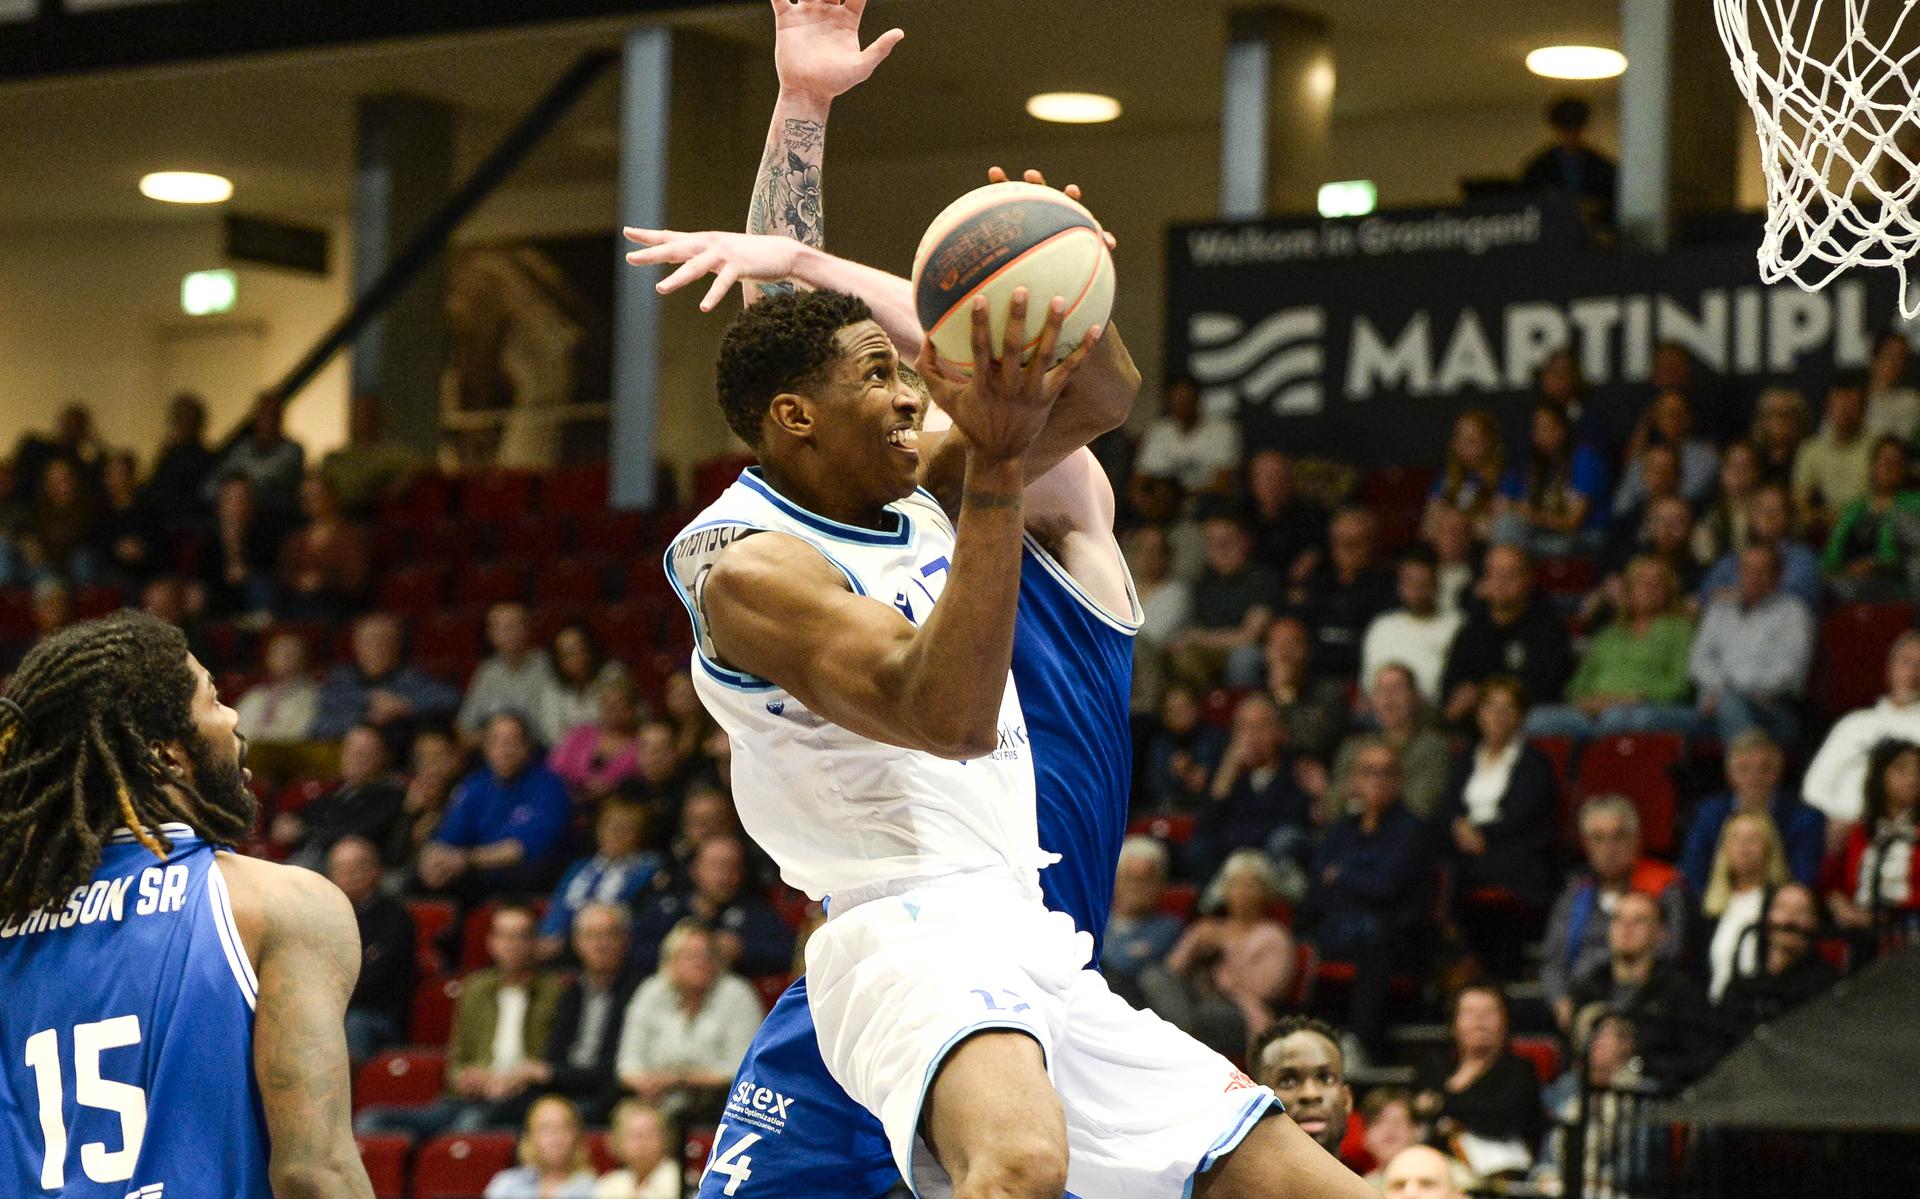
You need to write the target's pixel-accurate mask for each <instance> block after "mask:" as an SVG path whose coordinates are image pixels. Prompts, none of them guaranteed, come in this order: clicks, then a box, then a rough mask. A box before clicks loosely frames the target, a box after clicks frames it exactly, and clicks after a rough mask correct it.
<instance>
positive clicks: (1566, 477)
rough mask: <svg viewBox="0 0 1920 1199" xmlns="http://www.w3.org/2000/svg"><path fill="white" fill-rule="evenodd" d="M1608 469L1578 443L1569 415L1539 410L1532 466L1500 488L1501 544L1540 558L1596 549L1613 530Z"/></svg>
mask: <svg viewBox="0 0 1920 1199" xmlns="http://www.w3.org/2000/svg"><path fill="white" fill-rule="evenodd" d="M1607 516H1608V509H1607V464H1606V461H1605V460H1604V459H1603V458H1601V456H1600V451H1599V450H1597V449H1595V448H1594V447H1593V446H1591V445H1585V444H1581V443H1577V442H1575V441H1574V437H1573V427H1572V425H1571V424H1570V423H1569V421H1568V417H1567V413H1566V411H1565V410H1564V409H1563V408H1561V407H1560V406H1559V405H1557V404H1554V403H1552V402H1551V401H1547V400H1542V401H1540V402H1539V403H1537V404H1535V405H1534V408H1533V422H1532V437H1531V441H1530V453H1529V454H1528V456H1527V461H1526V465H1524V466H1520V467H1515V468H1514V469H1513V470H1510V471H1508V472H1507V475H1506V478H1504V479H1502V480H1501V482H1500V506H1499V515H1498V517H1497V519H1496V520H1495V530H1496V531H1495V538H1496V539H1497V540H1501V541H1517V542H1519V543H1520V544H1522V545H1524V546H1526V547H1527V548H1528V549H1529V550H1530V551H1531V552H1533V553H1536V554H1575V553H1581V552H1584V551H1586V550H1589V549H1592V548H1595V547H1596V546H1597V544H1598V542H1599V540H1600V537H1601V535H1602V531H1603V530H1604V529H1605V528H1606V524H1607Z"/></svg>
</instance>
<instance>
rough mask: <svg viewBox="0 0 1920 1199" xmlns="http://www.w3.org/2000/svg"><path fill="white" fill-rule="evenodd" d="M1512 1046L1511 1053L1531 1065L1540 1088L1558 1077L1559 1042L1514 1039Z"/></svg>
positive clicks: (1537, 1039) (1528, 1038)
mask: <svg viewBox="0 0 1920 1199" xmlns="http://www.w3.org/2000/svg"><path fill="white" fill-rule="evenodd" d="M1512 1044H1513V1051H1514V1052H1515V1053H1517V1054H1519V1055H1520V1056H1521V1057H1523V1058H1526V1059H1527V1061H1528V1062H1530V1063H1531V1064H1532V1065H1533V1073H1534V1076H1535V1077H1537V1078H1538V1079H1539V1080H1540V1085H1541V1086H1545V1085H1547V1084H1548V1083H1550V1082H1552V1081H1553V1080H1554V1079H1556V1078H1558V1077H1560V1042H1558V1041H1556V1040H1554V1039H1553V1038H1552V1037H1515V1038H1513V1042H1512Z"/></svg>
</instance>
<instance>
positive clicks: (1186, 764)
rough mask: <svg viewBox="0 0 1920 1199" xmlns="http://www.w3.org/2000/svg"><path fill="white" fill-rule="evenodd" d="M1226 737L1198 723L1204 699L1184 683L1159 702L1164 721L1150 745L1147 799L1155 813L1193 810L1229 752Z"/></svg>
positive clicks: (1176, 684) (1200, 721)
mask: <svg viewBox="0 0 1920 1199" xmlns="http://www.w3.org/2000/svg"><path fill="white" fill-rule="evenodd" d="M1226 749H1227V735H1226V733H1224V732H1222V731H1221V730H1220V729H1218V728H1215V727H1214V726H1213V725H1211V724H1208V723H1206V722H1205V721H1203V720H1201V719H1200V700H1199V699H1198V697H1196V696H1195V695H1194V693H1193V688H1191V687H1188V686H1186V685H1184V684H1181V683H1175V684H1174V685H1173V686H1171V687H1168V688H1167V691H1166V694H1165V695H1163V696H1161V697H1160V719H1159V723H1158V724H1157V726H1156V727H1155V728H1154V731H1153V735H1152V737H1151V739H1150V740H1149V741H1148V742H1147V772H1146V780H1145V782H1146V799H1147V802H1148V804H1149V805H1150V806H1151V807H1152V809H1153V810H1154V811H1161V812H1168V811H1183V810H1185V811H1190V810H1192V809H1195V808H1197V807H1199V806H1200V805H1201V804H1202V803H1203V802H1204V801H1205V799H1206V795H1207V784H1208V783H1209V782H1210V781H1211V780H1212V778H1213V772H1214V771H1215V770H1216V769H1218V768H1219V765H1220V759H1221V757H1222V755H1224V754H1225V753H1226Z"/></svg>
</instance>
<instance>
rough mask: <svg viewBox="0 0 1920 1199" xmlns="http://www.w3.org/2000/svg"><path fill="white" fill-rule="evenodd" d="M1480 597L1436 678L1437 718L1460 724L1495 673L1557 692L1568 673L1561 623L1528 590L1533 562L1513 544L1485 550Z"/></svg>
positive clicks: (1534, 691)
mask: <svg viewBox="0 0 1920 1199" xmlns="http://www.w3.org/2000/svg"><path fill="white" fill-rule="evenodd" d="M1479 593H1480V600H1481V603H1480V604H1478V605H1476V606H1475V607H1474V608H1473V609H1471V610H1470V611H1469V612H1468V615H1467V619H1466V622H1465V623H1464V624H1462V625H1461V626H1460V632H1459V633H1458V634H1456V635H1455V637H1454V639H1453V648H1452V649H1451V650H1449V651H1448V652H1447V668H1446V670H1445V672H1443V673H1442V675H1441V679H1440V689H1441V691H1442V692H1443V693H1444V695H1445V696H1446V699H1445V706H1444V708H1443V709H1442V716H1443V717H1444V718H1445V719H1446V721H1447V723H1449V724H1462V723H1464V722H1465V721H1466V720H1467V718H1468V717H1469V716H1470V715H1472V713H1473V710H1474V707H1475V706H1476V705H1477V704H1478V703H1479V702H1480V687H1481V684H1482V683H1484V682H1485V681H1486V680H1487V679H1490V678H1492V677H1493V676H1494V675H1498V674H1510V675H1514V676H1515V677H1517V678H1519V680H1520V681H1521V683H1522V684H1523V685H1524V686H1525V687H1526V690H1527V694H1528V695H1559V694H1560V692H1561V690H1562V689H1563V688H1564V687H1565V686H1566V685H1567V676H1568V675H1569V674H1571V673H1572V669H1573V661H1572V651H1571V648H1570V647H1569V645H1568V637H1567V627H1566V625H1565V624H1564V623H1563V622H1562V621H1561V619H1560V617H1559V616H1558V615H1556V614H1555V613H1554V611H1553V606H1552V605H1551V604H1550V603H1548V602H1546V601H1545V600H1542V599H1540V598H1539V597H1537V596H1536V595H1535V594H1534V589H1533V562H1532V560H1531V559H1529V558H1528V557H1527V554H1526V551H1524V550H1522V549H1520V548H1519V547H1518V546H1512V545H1495V546H1490V547H1488V549H1487V554H1486V569H1485V571H1484V573H1483V574H1482V576H1481V579H1480V587H1479Z"/></svg>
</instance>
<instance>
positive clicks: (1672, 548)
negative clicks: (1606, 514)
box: [1581, 495, 1706, 623]
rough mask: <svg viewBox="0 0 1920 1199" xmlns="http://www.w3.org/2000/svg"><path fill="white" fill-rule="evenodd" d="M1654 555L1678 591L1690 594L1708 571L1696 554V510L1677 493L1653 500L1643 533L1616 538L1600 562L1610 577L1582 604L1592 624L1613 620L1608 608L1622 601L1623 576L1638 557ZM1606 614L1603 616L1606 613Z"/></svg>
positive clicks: (1582, 608) (1616, 606) (1651, 556)
mask: <svg viewBox="0 0 1920 1199" xmlns="http://www.w3.org/2000/svg"><path fill="white" fill-rule="evenodd" d="M1640 557H1647V558H1652V559H1654V560H1656V561H1658V562H1659V563H1661V564H1662V565H1664V566H1665V567H1666V568H1667V569H1668V570H1670V571H1672V572H1673V577H1674V582H1675V584H1676V590H1677V591H1678V593H1679V594H1680V595H1683V596H1688V597H1691V596H1692V595H1693V593H1694V591H1695V590H1696V589H1698V588H1699V586H1700V580H1701V579H1702V578H1703V577H1704V576H1705V574H1706V567H1705V566H1703V565H1702V564H1701V562H1700V560H1699V559H1697V558H1695V557H1694V556H1693V511H1692V510H1691V509H1690V508H1688V507H1687V501H1685V500H1683V499H1681V498H1680V497H1679V496H1677V495H1670V496H1664V497H1662V498H1660V499H1657V500H1654V501H1653V502H1652V503H1651V504H1649V505H1648V507H1647V519H1646V521H1645V523H1644V524H1643V525H1642V526H1641V532H1640V535H1639V536H1638V537H1636V538H1634V539H1633V540H1632V541H1631V542H1627V541H1616V542H1615V543H1614V546H1613V550H1612V551H1611V552H1610V553H1609V554H1608V557H1607V559H1606V560H1605V561H1604V562H1602V563H1601V566H1602V569H1604V570H1606V571H1607V577H1606V578H1605V579H1603V580H1602V581H1601V584H1600V587H1599V588H1598V590H1597V592H1596V593H1595V594H1594V595H1592V596H1590V597H1588V599H1587V600H1586V601H1585V602H1584V603H1583V604H1582V606H1581V611H1582V612H1583V613H1584V614H1586V616H1587V619H1588V621H1589V622H1590V623H1601V622H1602V621H1603V620H1605V619H1611V613H1610V612H1608V611H1607V609H1609V608H1612V609H1618V608H1619V607H1620V605H1621V603H1622V589H1623V587H1624V585H1625V583H1624V579H1623V578H1622V575H1623V573H1624V572H1625V570H1626V568H1627V566H1628V564H1629V563H1631V562H1632V561H1633V560H1634V559H1635V558H1640ZM1603 614H1604V615H1603Z"/></svg>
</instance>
